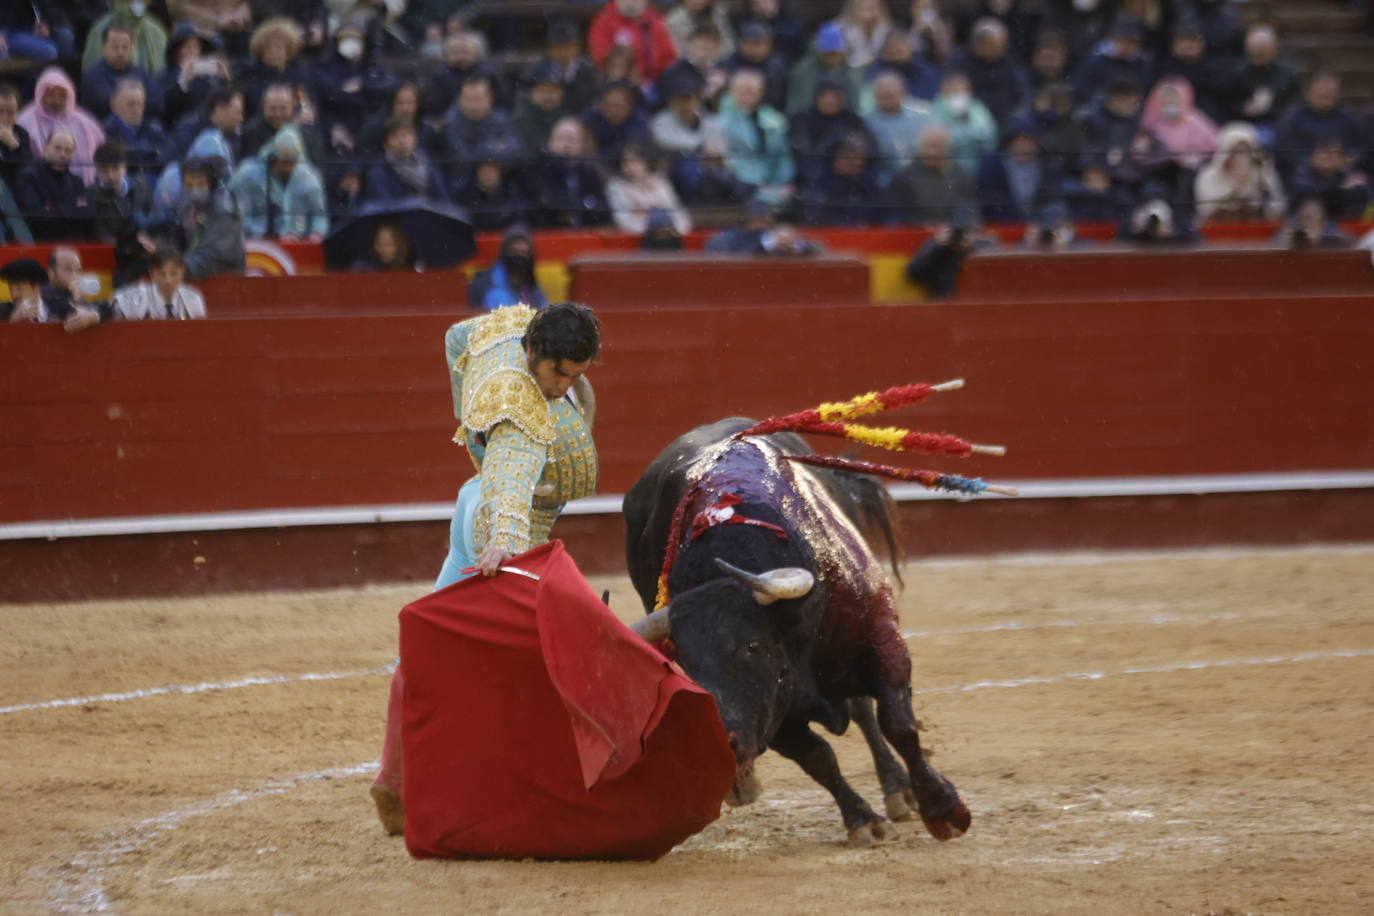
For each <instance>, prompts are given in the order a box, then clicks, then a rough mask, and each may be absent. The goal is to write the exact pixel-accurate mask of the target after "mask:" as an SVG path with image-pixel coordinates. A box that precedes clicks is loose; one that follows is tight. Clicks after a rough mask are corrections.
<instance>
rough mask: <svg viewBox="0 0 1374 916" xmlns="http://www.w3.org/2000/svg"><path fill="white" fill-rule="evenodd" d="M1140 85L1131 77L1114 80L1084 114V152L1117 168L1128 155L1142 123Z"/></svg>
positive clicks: (1108, 165)
mask: <svg viewBox="0 0 1374 916" xmlns="http://www.w3.org/2000/svg"><path fill="white" fill-rule="evenodd" d="M1140 103H1141V97H1140V85H1139V84H1138V83H1134V82H1131V81H1130V80H1114V81H1113V82H1112V83H1110V84H1109V85H1108V86H1107V91H1106V92H1105V93H1104V94H1103V95H1102V97H1101V98H1100V99H1099V100H1098V102H1097V104H1096V107H1094V108H1093V109H1091V110H1090V111H1089V112H1088V114H1087V115H1086V116H1085V117H1083V119H1082V120H1083V134H1084V137H1083V140H1084V150H1085V152H1086V153H1087V154H1088V155H1090V156H1092V157H1093V158H1094V159H1097V160H1099V161H1101V162H1105V163H1106V164H1107V167H1108V168H1112V169H1114V168H1116V167H1117V166H1118V165H1120V164H1121V162H1122V160H1124V159H1125V157H1126V151H1127V150H1129V149H1130V147H1131V143H1132V141H1134V140H1135V135H1136V128H1137V126H1138V125H1139V123H1140Z"/></svg>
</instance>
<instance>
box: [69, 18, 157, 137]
mask: <svg viewBox="0 0 1374 916" xmlns="http://www.w3.org/2000/svg"><path fill="white" fill-rule="evenodd" d="M100 55H101V56H100V60H98V61H96V62H95V63H94V64H92V65H91V66H90V67H87V68H86V70H85V72H84V73H82V74H81V101H82V102H83V103H84V104H85V106H86V108H87V110H89V111H90V113H91V114H92V115H93V116H95V117H96V118H104V117H106V116H108V115H109V113H110V99H111V97H112V96H113V95H114V90H115V84H116V83H118V82H119V81H121V80H126V79H132V80H134V81H136V82H137V83H138V84H139V85H140V86H142V87H143V89H144V92H145V93H147V94H148V95H149V96H150V100H151V101H152V102H153V105H151V106H150V107H151V108H152V110H153V112H154V114H156V112H157V108H158V106H157V101H158V100H157V98H156V97H155V96H152V95H151V92H152V78H151V77H150V76H148V72H147V71H146V70H144V69H143V68H142V67H139V66H135V64H134V62H133V58H134V35H133V32H132V31H130V29H129V28H128V27H127V26H124V25H120V24H118V23H114V22H112V23H110V24H109V25H107V26H106V27H105V34H104V36H103V38H102V40H101V43H100Z"/></svg>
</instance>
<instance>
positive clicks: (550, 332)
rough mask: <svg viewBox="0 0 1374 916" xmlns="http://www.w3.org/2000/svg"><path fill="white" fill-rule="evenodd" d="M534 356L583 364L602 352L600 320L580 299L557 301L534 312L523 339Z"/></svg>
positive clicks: (522, 341)
mask: <svg viewBox="0 0 1374 916" xmlns="http://www.w3.org/2000/svg"><path fill="white" fill-rule="evenodd" d="M520 342H521V343H522V344H524V345H525V347H526V348H527V349H529V350H531V351H533V353H534V358H535V359H552V360H555V361H557V362H562V361H563V360H565V359H566V360H569V361H571V362H574V363H584V362H587V361H589V360H593V359H596V356H597V354H598V353H600V352H601V322H599V321H597V320H596V316H595V315H593V314H592V310H591V309H589V308H587V307H586V306H585V305H582V304H580V303H577V302H558V303H555V304H553V305H550V306H548V307H547V308H544V309H541V310H540V311H539V312H537V313H535V316H534V318H533V320H531V321H530V325H529V327H528V328H526V329H525V336H524V337H523V338H521V341H520Z"/></svg>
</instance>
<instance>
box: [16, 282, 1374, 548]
mask: <svg viewBox="0 0 1374 916" xmlns="http://www.w3.org/2000/svg"><path fill="white" fill-rule="evenodd" d="M604 319H605V322H604V323H605V352H604V362H603V365H601V366H600V367H598V368H597V369H596V371H595V374H594V381H595V382H596V384H597V386H598V390H599V393H600V402H601V417H600V421H599V425H598V430H597V439H598V442H599V444H600V447H601V450H602V460H603V468H604V473H603V481H602V490H603V491H604V492H623V491H624V489H625V488H626V487H627V486H628V485H629V484H630V483H631V482H632V481H633V479H634V478H635V477H636V476H637V474H638V473H639V471H640V470H641V469H642V468H643V467H644V465H645V464H646V462H647V461H649V460H650V459H651V458H652V456H653V455H654V454H655V453H656V452H657V451H658V450H659V449H660V448H661V447H662V446H663V445H664V444H665V443H666V442H667V441H668V440H670V439H671V438H672V437H673V436H675V435H677V434H679V433H680V432H682V431H684V430H686V429H688V428H689V427H691V426H692V425H694V424H697V423H700V422H704V421H707V420H712V419H716V418H719V417H722V416H727V415H730V414H752V415H764V414H769V413H779V412H785V411H790V410H795V409H799V408H803V407H807V406H810V405H812V404H815V403H816V402H818V401H821V400H824V399H836V398H842V397H846V396H848V395H851V394H855V393H858V392H860V391H863V390H867V389H870V388H876V387H880V386H884V385H889V384H896V383H901V382H908V381H916V380H941V379H945V378H950V377H953V376H966V377H968V379H969V383H970V384H969V387H968V388H966V389H965V390H964V391H961V392H958V393H952V394H947V395H941V396H937V397H936V398H934V399H932V400H931V401H930V402H928V403H927V405H926V406H924V407H921V408H917V409H912V410H907V411H904V412H902V414H901V415H899V416H898V417H895V418H894V419H898V420H900V421H901V422H904V423H908V424H912V425H916V426H919V427H920V428H925V429H932V430H945V431H950V432H956V433H959V434H962V435H965V436H966V437H968V438H971V439H973V440H975V441H982V442H1001V443H1005V444H1007V445H1008V446H1009V447H1010V449H1011V452H1010V454H1009V455H1008V457H1006V458H1004V459H993V458H980V459H975V460H971V461H965V462H960V461H955V460H950V459H943V460H939V459H921V458H917V457H899V458H898V459H897V460H898V461H899V462H904V463H907V464H909V465H912V466H922V465H924V466H935V467H942V468H950V469H957V470H961V471H971V472H974V473H978V474H982V475H985V476H988V477H992V478H995V477H1066V476H1082V475H1086V476H1094V475H1102V476H1116V475H1133V474H1183V473H1208V472H1225V471H1235V472H1240V471H1258V470H1299V469H1338V468H1357V467H1374V384H1371V382H1374V357H1372V356H1371V353H1370V347H1369V341H1370V340H1371V339H1374V308H1372V307H1371V301H1370V299H1369V298H1368V297H1358V296H1332V297H1324V298H1313V299H1309V300H1293V299H1288V298H1283V299H1269V300H1253V301H1251V300H1235V299H1231V300H1214V301H1207V300H1190V299H1171V300H1168V301H1163V302H1144V301H1132V302H1122V301H1101V300H1099V301H1093V300H1084V301H1081V302H1067V303H1057V304H1056V303H1039V304H1025V303H1023V304H1011V303H1006V304H981V305H980V304H960V305H924V306H909V307H866V308H846V309H830V308H823V307H796V308H780V307H750V308H741V309H721V310H697V311H689V310H660V311H655V312H608V313H606V314H605V316H604ZM449 320H450V319H449V318H448V317H447V316H442V315H407V316H394V317H335V318H322V317H303V318H276V319H238V320H210V321H204V322H167V323H157V322H147V323H138V324H125V325H119V324H115V325H111V326H107V327H102V328H99V329H97V330H94V331H91V332H87V333H85V334H82V335H78V336H69V335H66V334H64V333H63V332H62V330H61V329H60V328H59V327H55V326H4V327H0V521H4V522H12V521H26V520H37V519H61V518H92V517H101V516H117V515H145V514H152V513H167V512H194V511H211V510H228V509H251V508H275V507H287V506H320V505H356V504H365V503H391V502H410V501H431V500H446V499H449V498H451V497H452V495H453V493H454V491H455V490H456V488H457V486H458V484H459V483H460V481H461V480H462V479H463V478H464V477H465V476H466V475H467V473H468V462H467V458H466V455H465V454H464V453H463V452H462V451H461V450H460V449H458V448H457V447H456V446H453V445H451V444H450V443H449V441H448V437H449V434H450V433H451V432H452V428H453V425H454V424H453V421H452V419H451V406H450V404H449V399H448V391H447V381H446V378H445V373H444V366H443V357H442V355H441V353H442V337H443V331H444V328H445V327H446V325H447V324H448V322H449ZM868 457H883V456H879V455H870V456H868ZM887 457H891V456H887Z"/></svg>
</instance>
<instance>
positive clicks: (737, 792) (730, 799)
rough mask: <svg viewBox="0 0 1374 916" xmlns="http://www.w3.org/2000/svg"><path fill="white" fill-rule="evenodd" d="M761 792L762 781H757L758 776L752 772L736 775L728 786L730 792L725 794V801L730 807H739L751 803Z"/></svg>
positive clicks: (756, 799)
mask: <svg viewBox="0 0 1374 916" xmlns="http://www.w3.org/2000/svg"><path fill="white" fill-rule="evenodd" d="M762 794H763V783H762V782H759V778H758V777H757V776H755V775H754V774H753V773H749V774H748V775H745V776H736V777H735V784H734V785H732V786H731V787H730V794H729V795H727V796H725V803H726V804H727V805H729V806H730V807H731V808H740V807H743V806H744V805H752V804H753V803H754V802H756V801H758V798H759V796H760V795H762Z"/></svg>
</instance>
